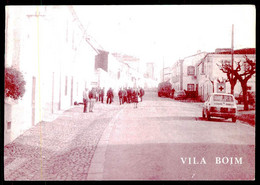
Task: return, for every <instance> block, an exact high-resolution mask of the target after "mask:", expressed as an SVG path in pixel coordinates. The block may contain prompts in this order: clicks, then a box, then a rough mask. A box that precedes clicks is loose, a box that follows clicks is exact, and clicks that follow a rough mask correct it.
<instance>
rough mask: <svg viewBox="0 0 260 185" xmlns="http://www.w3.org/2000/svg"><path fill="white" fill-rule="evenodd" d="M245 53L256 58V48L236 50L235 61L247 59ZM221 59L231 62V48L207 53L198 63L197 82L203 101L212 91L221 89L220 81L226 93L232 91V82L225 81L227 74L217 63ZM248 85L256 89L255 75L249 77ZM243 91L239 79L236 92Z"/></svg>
mask: <svg viewBox="0 0 260 185" xmlns="http://www.w3.org/2000/svg"><path fill="white" fill-rule="evenodd" d="M245 55H246V56H247V57H248V58H249V59H251V60H255V59H256V58H255V57H256V55H255V48H245V49H238V50H234V55H233V58H234V61H243V60H245V58H244V57H245ZM221 61H226V62H231V50H226V49H225V50H220V49H216V51H215V52H212V53H208V54H207V55H205V57H204V58H202V59H201V61H200V62H199V63H198V64H197V65H196V73H197V82H198V84H199V87H198V95H199V97H200V98H201V100H203V101H204V100H205V99H206V98H207V96H208V95H209V94H210V93H212V92H218V91H219V90H218V87H220V86H219V83H220V82H221V83H223V84H224V85H223V89H221V91H223V92H225V93H230V92H231V88H230V83H229V82H227V81H225V79H227V76H226V74H225V73H223V72H222V71H221V70H220V69H219V67H218V66H217V64H218V63H220V62H221ZM234 67H235V62H234ZM242 70H244V69H242ZM247 86H248V88H249V89H251V90H255V75H253V76H252V77H251V79H249V81H248V83H247ZM221 88H222V87H221ZM241 91H242V88H241V84H240V82H239V81H237V83H236V85H235V88H234V94H235V95H238V94H239V93H240V92H241Z"/></svg>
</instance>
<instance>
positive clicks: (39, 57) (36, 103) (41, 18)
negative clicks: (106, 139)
mask: <svg viewBox="0 0 260 185" xmlns="http://www.w3.org/2000/svg"><path fill="white" fill-rule="evenodd" d="M5 38H6V43H5V44H6V51H5V66H6V67H9V66H13V67H14V68H16V69H18V70H19V71H21V72H22V74H23V75H24V78H25V81H26V87H25V89H26V92H25V94H24V96H23V97H22V99H21V100H17V101H12V100H11V99H9V98H5V127H4V128H5V130H4V135H5V137H4V138H5V141H4V144H7V143H9V142H11V141H12V140H14V139H15V138H16V137H18V136H19V135H20V134H21V133H23V132H24V131H25V130H27V129H28V128H30V127H31V126H33V125H35V124H37V123H39V122H41V121H48V120H51V119H53V118H54V117H55V115H56V114H57V113H58V112H60V111H63V110H66V109H68V108H69V107H70V106H71V105H73V103H74V101H82V92H83V89H84V88H85V87H86V86H90V83H91V81H92V79H93V78H95V71H94V62H95V55H96V54H97V52H96V50H95V49H94V48H93V47H92V46H91V45H90V43H88V42H86V40H85V39H86V35H85V32H84V30H83V28H82V27H81V24H80V22H79V20H78V19H77V17H76V15H75V12H74V10H73V9H72V8H71V7H65V6H19V7H17V6H6V30H5ZM7 125H8V126H7Z"/></svg>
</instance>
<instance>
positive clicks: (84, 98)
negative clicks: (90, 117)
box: [83, 88, 89, 113]
mask: <svg viewBox="0 0 260 185" xmlns="http://www.w3.org/2000/svg"><path fill="white" fill-rule="evenodd" d="M88 93H89V92H88V88H85V90H84V91H83V104H84V108H83V112H84V113H87V109H88V102H89V97H88Z"/></svg>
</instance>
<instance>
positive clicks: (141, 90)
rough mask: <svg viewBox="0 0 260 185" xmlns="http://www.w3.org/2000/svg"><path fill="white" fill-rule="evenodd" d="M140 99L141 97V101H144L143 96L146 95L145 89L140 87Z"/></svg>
mask: <svg viewBox="0 0 260 185" xmlns="http://www.w3.org/2000/svg"><path fill="white" fill-rule="evenodd" d="M139 94H140V99H141V102H142V101H143V96H144V89H143V88H140V92H139Z"/></svg>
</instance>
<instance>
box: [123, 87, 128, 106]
mask: <svg viewBox="0 0 260 185" xmlns="http://www.w3.org/2000/svg"><path fill="white" fill-rule="evenodd" d="M122 99H123V100H122V102H123V104H124V103H125V102H127V92H126V89H123V90H122Z"/></svg>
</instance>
